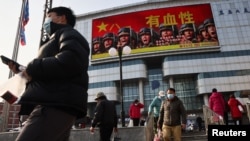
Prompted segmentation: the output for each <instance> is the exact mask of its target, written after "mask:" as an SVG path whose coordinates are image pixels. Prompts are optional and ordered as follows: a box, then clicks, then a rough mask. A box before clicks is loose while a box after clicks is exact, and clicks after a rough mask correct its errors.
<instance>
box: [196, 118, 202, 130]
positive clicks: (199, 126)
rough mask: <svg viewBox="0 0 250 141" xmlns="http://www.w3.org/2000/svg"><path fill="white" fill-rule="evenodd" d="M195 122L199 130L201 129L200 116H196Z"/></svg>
mask: <svg viewBox="0 0 250 141" xmlns="http://www.w3.org/2000/svg"><path fill="white" fill-rule="evenodd" d="M196 123H197V125H198V128H199V131H201V130H202V118H201V117H200V116H198V117H197V118H196Z"/></svg>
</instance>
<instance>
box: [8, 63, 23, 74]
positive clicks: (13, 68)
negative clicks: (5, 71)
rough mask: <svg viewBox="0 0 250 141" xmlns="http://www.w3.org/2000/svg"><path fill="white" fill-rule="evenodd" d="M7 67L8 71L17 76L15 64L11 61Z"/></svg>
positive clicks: (17, 70) (17, 71)
mask: <svg viewBox="0 0 250 141" xmlns="http://www.w3.org/2000/svg"><path fill="white" fill-rule="evenodd" d="M8 66H9V69H10V70H11V71H12V72H13V73H15V74H17V73H19V72H20V70H19V69H18V68H17V66H16V64H15V63H13V62H12V61H10V62H9V63H8Z"/></svg>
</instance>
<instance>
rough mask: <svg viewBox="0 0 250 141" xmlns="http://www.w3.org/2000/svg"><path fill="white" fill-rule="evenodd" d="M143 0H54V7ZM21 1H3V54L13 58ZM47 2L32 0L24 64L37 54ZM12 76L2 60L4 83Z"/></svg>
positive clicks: (92, 7) (81, 8) (21, 56)
mask: <svg viewBox="0 0 250 141" xmlns="http://www.w3.org/2000/svg"><path fill="white" fill-rule="evenodd" d="M2 1H3V0H2ZM142 1H145V0H90V1H85V0H53V4H52V7H55V6H66V7H70V8H71V9H72V10H73V11H74V12H75V14H76V15H79V14H84V13H88V12H93V11H96V10H101V9H107V8H112V7H115V6H121V5H125V4H131V3H136V2H142ZM21 5H22V0H5V1H4V2H1V5H0V17H1V22H0V40H1V45H0V55H5V56H7V57H9V58H12V53H13V48H14V44H15V38H16V37H15V36H16V32H17V31H16V30H17V25H18V21H19V18H20V12H21ZM44 5H45V0H29V8H30V9H29V13H30V20H29V22H28V24H27V25H26V27H25V35H26V43H27V45H26V46H21V45H20V47H19V53H18V59H17V61H18V62H19V63H20V64H23V65H26V64H27V63H28V62H29V61H30V60H32V59H33V58H34V57H35V56H36V54H37V50H38V48H39V42H40V34H41V25H42V18H43V11H44ZM8 76H9V69H8V67H7V66H6V65H4V64H2V63H0V84H2V83H4V82H5V81H6V80H7V79H8Z"/></svg>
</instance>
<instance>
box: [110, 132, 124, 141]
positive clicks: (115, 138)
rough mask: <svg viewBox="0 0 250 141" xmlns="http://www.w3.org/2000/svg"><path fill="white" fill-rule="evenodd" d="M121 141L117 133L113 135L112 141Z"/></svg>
mask: <svg viewBox="0 0 250 141" xmlns="http://www.w3.org/2000/svg"><path fill="white" fill-rule="evenodd" d="M121 140H122V138H121V137H119V136H118V133H115V134H114V136H113V139H112V141H121Z"/></svg>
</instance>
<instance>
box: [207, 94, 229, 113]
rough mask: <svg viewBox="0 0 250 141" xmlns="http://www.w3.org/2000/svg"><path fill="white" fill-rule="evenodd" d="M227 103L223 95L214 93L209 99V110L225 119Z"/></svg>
mask: <svg viewBox="0 0 250 141" xmlns="http://www.w3.org/2000/svg"><path fill="white" fill-rule="evenodd" d="M225 103H226V102H225V100H224V98H223V95H222V94H221V93H218V92H213V93H212V95H211V96H210V97H209V108H210V109H211V110H212V111H214V112H215V113H217V114H219V115H220V116H222V117H224V112H225V105H226V104H225Z"/></svg>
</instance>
